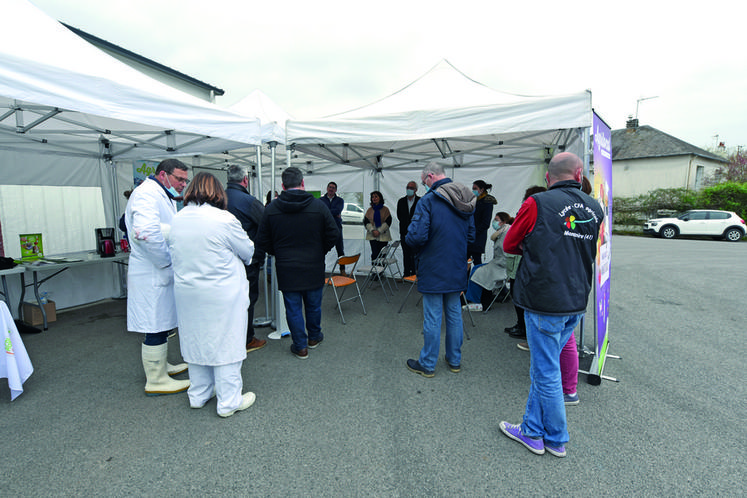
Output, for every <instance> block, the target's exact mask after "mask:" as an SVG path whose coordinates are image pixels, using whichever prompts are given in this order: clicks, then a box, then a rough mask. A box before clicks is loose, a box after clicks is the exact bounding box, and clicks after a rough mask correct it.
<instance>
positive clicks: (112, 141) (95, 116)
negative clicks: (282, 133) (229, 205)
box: [0, 0, 260, 159]
mask: <svg viewBox="0 0 747 498" xmlns="http://www.w3.org/2000/svg"><path fill="white" fill-rule="evenodd" d="M4 13H5V14H6V19H7V20H12V22H6V23H4V25H3V29H2V30H0V149H9V150H33V151H35V152H49V153H55V154H69V155H82V156H101V155H104V156H106V157H112V158H115V159H116V158H119V159H124V158H128V157H131V158H137V159H143V158H148V157H164V156H167V155H186V154H199V153H209V152H215V151H221V150H226V149H231V148H236V147H241V146H245V145H246V144H256V143H260V142H259V140H260V137H259V122H258V120H256V119H253V118H247V117H245V116H240V115H238V114H235V113H232V112H229V111H227V110H225V109H222V108H221V107H218V106H216V105H214V104H210V103H207V102H204V101H202V100H200V99H198V98H196V97H192V96H191V95H188V94H186V93H184V92H180V91H178V90H176V89H174V88H172V87H169V86H167V85H165V84H163V83H161V82H159V81H156V80H155V79H153V78H150V77H149V76H146V75H145V74H143V73H140V72H139V71H137V70H135V69H133V68H131V67H129V66H127V65H126V64H124V63H122V62H120V61H118V60H117V59H115V58H113V57H111V56H109V55H108V54H106V53H104V52H102V51H101V50H99V49H97V48H95V47H93V46H92V45H90V44H89V43H88V42H86V41H84V40H82V39H81V38H79V37H78V36H76V35H75V34H73V33H72V32H70V31H69V30H68V29H67V28H65V27H64V26H63V25H62V24H60V23H58V22H57V21H55V20H54V19H51V18H50V17H48V16H47V15H46V14H44V13H43V12H41V11H40V10H39V9H37V8H36V7H35V6H33V5H31V4H30V3H29V2H28V1H26V0H7V1H6V2H5V4H4ZM30 26H32V27H33V28H34V29H33V31H29V27H30ZM40 33H41V35H40ZM102 149H106V150H102Z"/></svg>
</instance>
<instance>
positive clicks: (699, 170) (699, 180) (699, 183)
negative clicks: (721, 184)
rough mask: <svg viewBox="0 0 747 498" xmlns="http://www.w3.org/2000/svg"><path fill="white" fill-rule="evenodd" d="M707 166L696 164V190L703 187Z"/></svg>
mask: <svg viewBox="0 0 747 498" xmlns="http://www.w3.org/2000/svg"><path fill="white" fill-rule="evenodd" d="M704 172H705V167H703V166H696V168H695V190H700V189H701V188H702V187H703V174H704Z"/></svg>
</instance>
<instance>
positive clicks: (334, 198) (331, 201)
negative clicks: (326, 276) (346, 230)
mask: <svg viewBox="0 0 747 498" xmlns="http://www.w3.org/2000/svg"><path fill="white" fill-rule="evenodd" d="M320 199H321V200H322V202H323V203H324V205H325V206H327V207H328V208H329V212H330V213H332V217H333V218H334V219H335V223H337V229H338V230H340V238H339V239H337V244H335V249H337V257H338V258H339V257H340V256H345V245H344V241H343V238H342V210H343V209H345V201H344V200H343V199H342V197H339V196H338V195H337V183H335V182H329V183H328V184H327V195H323V196H321V197H320ZM340 275H342V276H345V275H346V273H345V265H340Z"/></svg>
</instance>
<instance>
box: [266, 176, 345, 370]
mask: <svg viewBox="0 0 747 498" xmlns="http://www.w3.org/2000/svg"><path fill="white" fill-rule="evenodd" d="M282 183H283V191H282V193H281V194H280V196H279V197H277V198H276V199H275V200H273V201H272V202H271V203H270V204H268V205H267V206H266V207H265V212H264V214H263V216H262V222H261V223H260V225H259V230H258V231H257V240H256V241H255V244H256V246H258V247H259V248H260V249H261V250H263V251H265V252H267V253H268V254H270V255H272V256H274V257H275V270H276V273H277V281H278V288H279V289H280V290H281V291H282V292H283V302H284V304H285V317H286V319H287V320H288V327H289V328H290V333H291V338H292V339H293V344H292V345H291V348H290V349H291V353H293V354H294V355H296V357H298V358H301V359H305V358H307V357H308V355H309V352H308V349H307V348H312V349H313V348H315V347H317V346H318V345H319V343H321V342H322V340H323V339H324V335H323V334H322V324H321V321H322V293H323V291H324V278H325V274H324V271H325V267H324V258H325V256H326V254H327V253H328V252H329V251H330V249H332V248H333V247H334V246H335V243H336V242H337V239H338V237H340V230H339V229H338V228H337V223H335V219H334V218H333V217H332V214H331V213H330V212H329V209H328V208H327V206H325V205H324V204H323V203H322V202H321V201H320V200H319V199H315V198H314V196H312V195H311V194H310V193H308V192H306V191H305V187H304V182H303V173H302V172H301V170H300V169H298V168H296V167H293V166H291V167H290V168H287V169H286V170H285V171H283V177H282ZM304 311H305V315H306V323H305V324H304ZM307 331H308V335H307Z"/></svg>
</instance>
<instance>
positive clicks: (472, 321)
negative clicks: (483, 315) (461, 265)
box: [459, 258, 476, 339]
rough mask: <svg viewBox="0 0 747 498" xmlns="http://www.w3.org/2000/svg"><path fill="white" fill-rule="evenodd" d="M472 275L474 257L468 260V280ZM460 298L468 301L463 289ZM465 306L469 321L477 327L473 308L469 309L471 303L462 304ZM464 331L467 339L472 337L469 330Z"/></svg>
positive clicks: (463, 307)
mask: <svg viewBox="0 0 747 498" xmlns="http://www.w3.org/2000/svg"><path fill="white" fill-rule="evenodd" d="M470 275H472V258H469V259H468V260H467V281H468V282H469V277H470ZM459 298H460V300H461V299H462V298H463V299H464V302H465V303H466V302H467V298H466V297H465V295H464V291H462V292H461V293H460V294H459ZM465 308H466V309H467V314H468V315H469V321H470V322H471V323H472V326H473V327H476V325H475V320H474V319H473V318H472V310H471V309H469V305H467V306H462V309H465ZM464 333H465V335H466V336H467V339H469V338H470V337H469V333H468V332H467V331H466V330H465V331H464Z"/></svg>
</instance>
